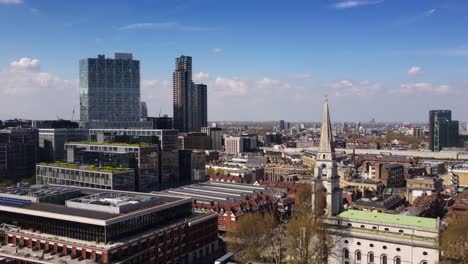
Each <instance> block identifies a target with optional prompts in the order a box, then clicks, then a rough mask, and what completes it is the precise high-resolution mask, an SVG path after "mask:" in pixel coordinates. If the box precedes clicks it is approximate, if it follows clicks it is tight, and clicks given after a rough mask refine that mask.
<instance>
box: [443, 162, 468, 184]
mask: <svg viewBox="0 0 468 264" xmlns="http://www.w3.org/2000/svg"><path fill="white" fill-rule="evenodd" d="M444 184H446V185H449V186H450V185H452V186H454V187H464V188H467V187H468V163H461V164H457V165H454V166H452V167H451V168H449V171H448V173H447V174H445V175H444Z"/></svg>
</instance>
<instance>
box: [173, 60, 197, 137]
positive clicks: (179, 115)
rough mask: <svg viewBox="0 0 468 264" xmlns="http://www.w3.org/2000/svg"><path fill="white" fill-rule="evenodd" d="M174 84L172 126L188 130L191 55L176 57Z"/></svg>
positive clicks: (191, 86)
mask: <svg viewBox="0 0 468 264" xmlns="http://www.w3.org/2000/svg"><path fill="white" fill-rule="evenodd" d="M173 86H174V97H173V100H174V101H173V107H174V113H173V114H174V115H173V117H174V128H175V129H178V130H179V132H189V131H191V130H192V127H193V119H192V103H193V102H192V100H193V99H192V94H193V91H192V90H193V83H192V57H189V56H180V57H178V58H176V64H175V70H174V73H173Z"/></svg>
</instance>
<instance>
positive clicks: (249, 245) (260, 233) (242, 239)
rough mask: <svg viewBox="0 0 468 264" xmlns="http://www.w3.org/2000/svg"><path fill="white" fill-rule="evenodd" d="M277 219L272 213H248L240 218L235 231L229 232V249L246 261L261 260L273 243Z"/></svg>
mask: <svg viewBox="0 0 468 264" xmlns="http://www.w3.org/2000/svg"><path fill="white" fill-rule="evenodd" d="M274 223H275V219H274V217H273V215H271V214H263V215H262V214H260V213H248V214H245V215H243V216H242V217H240V218H239V220H238V222H237V228H236V230H235V231H233V232H230V233H228V239H227V241H228V243H227V246H228V250H229V251H231V252H234V253H236V254H237V255H236V256H237V257H238V258H239V259H240V260H241V261H242V262H243V263H244V262H245V263H247V262H249V261H255V260H260V259H261V257H262V255H263V253H264V251H265V250H267V249H268V247H269V246H270V245H271V237H272V235H273V230H274V228H273V226H274Z"/></svg>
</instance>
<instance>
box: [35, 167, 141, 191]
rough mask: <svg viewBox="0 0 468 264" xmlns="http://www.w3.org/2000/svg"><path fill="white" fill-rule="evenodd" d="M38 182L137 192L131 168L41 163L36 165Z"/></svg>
mask: <svg viewBox="0 0 468 264" xmlns="http://www.w3.org/2000/svg"><path fill="white" fill-rule="evenodd" d="M36 182H37V184H41V185H48V184H55V185H63V186H75V187H89V188H95V189H105V190H122V191H135V190H136V188H135V187H136V185H135V175H134V170H133V169H131V168H120V167H111V166H105V167H100V166H95V165H77V164H74V163H61V162H57V163H50V164H47V163H41V164H38V165H36Z"/></svg>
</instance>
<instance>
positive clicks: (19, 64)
mask: <svg viewBox="0 0 468 264" xmlns="http://www.w3.org/2000/svg"><path fill="white" fill-rule="evenodd" d="M40 67H41V63H40V62H39V60H38V59H30V58H28V57H23V58H21V59H19V60H18V61H12V62H11V63H10V68H9V71H39V70H40Z"/></svg>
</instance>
